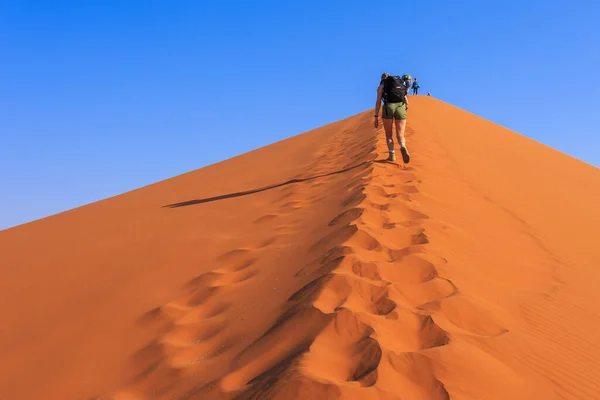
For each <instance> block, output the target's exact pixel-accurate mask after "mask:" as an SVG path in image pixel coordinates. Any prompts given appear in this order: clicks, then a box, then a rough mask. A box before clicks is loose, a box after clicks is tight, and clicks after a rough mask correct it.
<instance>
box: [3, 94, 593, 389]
mask: <svg viewBox="0 0 600 400" xmlns="http://www.w3.org/2000/svg"><path fill="white" fill-rule="evenodd" d="M410 100H411V107H410V110H409V123H408V133H407V138H408V144H409V149H410V150H411V155H412V161H411V163H410V164H409V165H408V166H406V167H405V168H403V167H402V163H400V164H399V165H396V164H391V163H382V162H377V161H380V160H382V159H383V158H385V156H386V154H385V152H386V146H385V140H384V136H383V132H382V129H378V130H374V129H373V127H372V125H371V124H372V119H371V115H372V110H369V111H368V112H365V113H362V114H359V115H357V116H354V117H351V118H349V119H346V120H344V121H341V122H337V123H334V124H330V125H327V126H325V127H322V128H320V129H317V130H314V131H311V132H308V133H305V134H302V135H299V136H296V137H294V138H291V139H288V140H285V141H282V142H278V143H275V144H273V145H271V146H267V147H264V148H261V149H259V150H256V151H253V152H250V153H247V154H244V155H242V156H239V157H236V158H233V159H230V160H227V161H224V162H221V163H218V164H214V165H211V166H209V167H206V168H203V169H200V170H197V171H194V172H191V173H188V174H185V175H181V176H178V177H175V178H173V179H169V180H167V181H163V182H159V183H157V184H154V185H151V186H147V187H144V188H141V189H139V190H135V191H132V192H129V193H125V194H123V195H120V196H117V197H114V198H111V199H108V200H104V201H100V202H97V203H93V204H90V205H87V206H85V207H81V208H78V209H75V210H71V211H68V212H65V213H62V214H58V215H55V216H52V217H49V218H45V219H42V220H38V221H35V222H32V223H29V224H25V225H22V226H19V227H15V228H12V229H8V230H5V231H0V268H1V270H0V272H1V274H2V279H1V280H0V315H1V316H2V325H1V328H0V399H2V400H21V399H23V400H31V399H45V400H46V399H60V400H70V399H90V398H96V399H233V398H238V399H270V398H274V399H292V398H298V399H338V398H340V399H410V400H415V399H416V400H418V399H448V398H452V399H512V400H517V399H593V398H600V290H598V288H599V286H598V285H599V283H600V245H598V243H597V241H598V239H599V238H600V171H599V170H598V169H597V168H595V167H593V166H590V165H587V164H585V163H583V162H581V161H578V160H576V159H574V158H572V157H569V156H567V155H565V154H563V153H560V152H558V151H555V150H553V149H550V148H548V147H546V146H544V145H541V144H539V143H537V142H534V141H532V140H530V139H527V138H525V137H523V136H521V135H518V134H516V133H514V132H511V131H509V130H507V129H504V128H502V127H500V126H498V125H495V124H493V123H490V122H488V121H486V120H483V119H481V118H479V117H476V116H474V115H472V114H469V113H467V112H465V111H462V110H460V109H458V108H455V107H452V106H450V105H447V104H445V103H443V102H440V101H438V100H435V99H433V98H428V97H416V98H415V97H411V98H410ZM259 188H260V189H261V190H259V191H253V189H259ZM227 194H231V196H222V195H227ZM177 203H183V204H177ZM168 205H171V206H170V207H165V206H168Z"/></svg>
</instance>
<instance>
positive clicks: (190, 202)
mask: <svg viewBox="0 0 600 400" xmlns="http://www.w3.org/2000/svg"><path fill="white" fill-rule="evenodd" d="M372 162H373V161H363V162H361V163H360V164H356V165H353V166H351V167H348V168H344V169H340V170H338V171H333V172H327V173H325V174H321V175H315V176H310V177H308V178H297V179H290V180H289V181H285V182H281V183H277V184H275V185H269V186H264V187H261V188H258V189H251V190H246V191H243V192H235V193H228V194H222V195H220V196H214V197H207V198H204V199H194V200H188V201H183V202H181V203H173V204H168V205H166V206H162V208H177V207H186V206H192V205H194V204H202V203H210V202H212V201H217V200H225V199H231V198H234V197H242V196H248V195H250V194H254V193H260V192H264V191H265V190H270V189H275V188H278V187H281V186H286V185H290V184H292V183H299V182H306V181H311V180H313V179H318V178H323V177H326V176H331V175H337V174H342V173H344V172H348V171H351V170H353V169H356V168H358V167H361V166H363V165H367V164H370V163H372ZM376 162H377V161H376Z"/></svg>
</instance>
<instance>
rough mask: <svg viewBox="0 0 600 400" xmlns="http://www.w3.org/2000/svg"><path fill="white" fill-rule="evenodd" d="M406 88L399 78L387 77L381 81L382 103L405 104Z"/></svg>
mask: <svg viewBox="0 0 600 400" xmlns="http://www.w3.org/2000/svg"><path fill="white" fill-rule="evenodd" d="M407 94H408V87H407V86H406V84H405V82H404V80H403V79H402V78H400V77H399V76H391V75H390V76H388V77H387V78H385V79H384V80H383V95H382V99H383V102H384V103H405V102H406V95H407Z"/></svg>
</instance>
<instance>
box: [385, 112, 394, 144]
mask: <svg viewBox="0 0 600 400" xmlns="http://www.w3.org/2000/svg"><path fill="white" fill-rule="evenodd" d="M393 121H394V120H393V119H385V118H384V119H383V130H384V131H385V140H386V142H387V146H388V150H389V151H394V133H393V123H394V122H393Z"/></svg>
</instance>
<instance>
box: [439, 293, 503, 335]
mask: <svg viewBox="0 0 600 400" xmlns="http://www.w3.org/2000/svg"><path fill="white" fill-rule="evenodd" d="M434 318H435V319H436V321H438V323H439V324H440V325H443V326H444V327H445V329H446V330H448V331H457V332H462V333H467V334H471V335H474V336H481V337H496V336H499V335H502V334H505V333H507V332H508V329H506V328H504V327H503V326H502V325H501V324H500V322H499V321H498V320H497V318H496V317H495V316H494V315H493V314H492V313H491V312H490V311H489V309H486V308H484V307H482V306H480V305H478V304H476V303H475V302H473V301H471V300H469V299H467V298H465V296H464V295H460V296H453V297H450V298H447V299H445V300H444V301H443V302H442V303H441V304H440V308H439V311H438V312H436V313H435V315H434Z"/></svg>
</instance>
